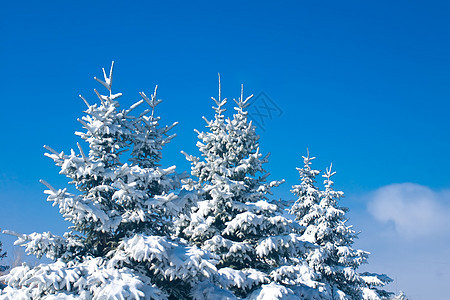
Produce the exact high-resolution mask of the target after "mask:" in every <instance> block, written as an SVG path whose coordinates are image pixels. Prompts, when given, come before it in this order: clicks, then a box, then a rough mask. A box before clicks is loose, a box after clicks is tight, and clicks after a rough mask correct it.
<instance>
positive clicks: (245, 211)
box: [179, 78, 316, 299]
mask: <svg viewBox="0 0 450 300" xmlns="http://www.w3.org/2000/svg"><path fill="white" fill-rule="evenodd" d="M251 97H252V96H250V97H247V98H245V99H244V96H243V90H241V96H240V98H239V99H238V100H235V102H236V107H235V108H234V109H235V114H233V117H232V119H230V118H228V119H226V118H225V116H224V114H223V113H224V112H225V108H224V105H225V104H226V102H227V100H226V99H222V98H221V87H220V78H219V98H218V99H215V98H212V100H213V101H214V103H215V104H216V106H213V109H214V112H215V115H214V119H213V120H208V119H206V118H204V119H205V121H206V123H207V125H206V127H207V128H208V131H206V132H199V131H196V132H197V134H198V138H199V141H198V142H197V146H198V148H199V151H200V152H201V157H195V156H192V155H188V154H186V153H185V155H186V157H187V159H188V160H189V161H190V162H191V164H192V168H191V174H192V176H194V177H196V178H197V179H196V180H194V179H189V180H186V181H185V186H184V188H185V189H188V190H195V191H197V192H198V194H199V201H198V203H197V206H195V207H194V208H193V211H192V214H191V215H188V216H186V217H185V218H184V219H182V220H181V221H180V228H179V234H180V236H182V237H184V238H185V239H187V240H189V241H190V242H192V243H194V244H195V245H197V246H199V247H200V248H202V249H205V250H208V251H211V252H213V253H215V254H217V255H219V257H220V261H219V264H218V265H217V267H218V269H219V271H218V272H219V277H218V281H219V283H220V284H221V286H222V287H223V288H225V289H230V290H231V291H233V292H234V294H235V296H236V297H242V298H248V299H281V298H283V299H285V298H286V297H287V298H286V299H288V298H290V299H299V296H296V294H295V293H297V295H300V294H302V293H303V294H305V293H307V292H311V290H313V288H312V287H315V285H316V283H315V282H314V281H313V279H314V274H313V273H312V272H311V270H310V269H309V268H307V266H304V267H303V268H300V267H297V266H296V265H294V264H292V262H291V260H290V259H291V258H294V257H296V258H298V257H301V256H302V254H303V252H305V251H306V247H307V245H309V243H305V242H304V241H302V240H301V238H300V235H299V234H296V233H295V231H298V229H299V226H297V225H295V223H293V222H292V221H291V220H289V219H287V218H285V217H283V216H282V215H281V206H280V205H279V204H278V203H277V201H269V200H268V196H269V195H271V188H273V187H276V186H278V185H280V184H281V183H282V182H283V181H271V182H267V181H266V179H267V176H268V175H269V173H268V172H267V171H266V170H264V168H263V165H264V164H265V163H267V161H268V155H266V156H263V155H262V154H261V153H260V150H259V144H258V139H259V136H258V135H257V134H256V132H255V127H254V126H253V124H252V122H251V121H250V120H249V118H248V112H247V110H246V108H247V107H248V105H249V104H250V102H249V101H250V99H251Z"/></svg>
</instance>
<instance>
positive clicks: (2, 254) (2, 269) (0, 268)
mask: <svg viewBox="0 0 450 300" xmlns="http://www.w3.org/2000/svg"><path fill="white" fill-rule="evenodd" d="M2 245H3V244H2V242H0V260H2V259H3V258H5V257H6V252H3V249H2ZM8 269H9V266H7V265H0V274H3V272H5V271H7V270H8ZM5 286H6V285H5V284H4V283H3V282H2V281H0V289H3V288H4V287H5Z"/></svg>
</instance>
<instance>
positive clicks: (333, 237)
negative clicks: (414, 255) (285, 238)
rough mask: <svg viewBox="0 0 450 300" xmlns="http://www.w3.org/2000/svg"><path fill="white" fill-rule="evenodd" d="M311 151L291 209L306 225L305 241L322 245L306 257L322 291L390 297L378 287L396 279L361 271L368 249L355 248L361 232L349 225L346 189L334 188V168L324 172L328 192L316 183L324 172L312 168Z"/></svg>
mask: <svg viewBox="0 0 450 300" xmlns="http://www.w3.org/2000/svg"><path fill="white" fill-rule="evenodd" d="M314 159H315V157H310V156H309V152H308V155H307V156H306V157H305V156H303V162H304V167H303V168H297V170H298V171H299V173H300V180H301V184H300V185H294V186H293V187H292V192H293V193H294V194H295V195H296V196H297V197H298V199H297V201H296V202H295V203H294V204H293V205H292V207H291V209H290V212H291V213H292V214H293V215H295V218H296V220H297V222H298V223H299V224H300V225H302V226H304V227H305V228H306V229H305V231H304V235H303V236H304V238H305V240H307V241H309V242H311V243H314V244H316V245H318V246H319V247H318V248H316V249H313V250H312V251H310V252H309V253H308V255H307V256H306V262H307V263H308V264H309V266H310V267H312V268H313V269H314V270H315V271H316V272H317V273H318V274H320V277H321V282H322V283H324V284H325V288H324V289H323V290H322V294H323V295H324V297H326V298H327V299H387V297H389V296H390V293H388V292H386V291H384V290H378V289H377V287H379V286H383V285H385V284H387V283H389V282H391V281H392V280H391V279H390V278H389V277H387V276H386V275H378V274H371V273H363V274H359V273H358V272H357V268H358V267H359V266H360V265H361V264H363V263H366V262H367V257H368V255H369V253H368V252H366V251H362V250H355V249H353V248H352V245H353V243H354V239H356V238H357V236H358V234H357V233H356V232H355V231H354V230H353V229H352V227H351V226H347V225H346V222H347V219H346V218H345V213H346V212H347V211H348V208H346V207H340V206H338V200H339V199H340V198H341V197H342V196H343V192H341V191H335V190H334V189H333V181H332V179H331V177H332V176H333V175H334V174H335V173H336V172H333V171H332V170H331V166H330V168H327V169H326V172H325V173H324V174H323V175H322V176H323V177H324V178H325V180H324V187H325V190H324V191H320V190H319V189H318V188H317V187H316V186H315V177H316V176H317V175H318V174H319V173H320V172H319V171H317V170H314V169H312V168H311V164H312V160H314Z"/></svg>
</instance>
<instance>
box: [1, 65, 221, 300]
mask: <svg viewBox="0 0 450 300" xmlns="http://www.w3.org/2000/svg"><path fill="white" fill-rule="evenodd" d="M112 71H113V65H112V66H111V71H110V73H109V76H107V75H106V73H105V70H103V75H104V80H100V79H97V78H95V79H96V80H97V81H98V82H99V83H101V84H102V85H103V86H104V87H105V88H106V89H107V90H108V94H107V95H101V94H100V93H98V92H97V91H96V90H95V92H96V94H97V96H98V98H99V99H100V104H99V105H97V104H93V105H90V104H89V103H88V102H87V101H86V100H85V99H84V98H83V97H81V96H80V97H81V98H82V99H83V100H84V102H85V103H86V105H87V110H86V111H85V112H86V115H85V116H84V117H83V118H82V119H81V120H79V121H80V123H81V124H82V125H83V127H84V129H85V131H84V132H77V133H76V134H77V135H78V136H80V137H81V139H83V140H84V141H85V142H87V144H88V145H89V152H88V154H86V153H85V151H84V150H83V148H82V147H81V145H80V144H78V149H79V154H76V153H75V151H74V150H71V152H70V154H65V153H64V152H60V153H59V152H57V151H55V150H53V149H52V148H50V147H47V146H46V147H45V148H46V149H47V150H48V151H49V153H47V154H46V156H48V157H50V158H51V159H53V161H54V162H55V164H56V165H57V166H59V167H60V168H61V171H60V174H64V175H65V176H67V178H68V179H69V180H70V184H72V185H73V186H74V187H75V189H74V190H77V193H71V192H69V191H68V189H67V188H64V189H56V188H53V187H52V186H51V185H50V184H48V183H47V182H45V181H42V183H43V184H45V185H46V186H47V187H48V190H46V191H45V193H46V194H48V201H51V202H53V205H58V206H59V210H60V213H61V214H62V215H63V217H64V218H65V219H66V220H67V221H70V222H71V223H72V224H73V225H72V226H71V227H70V228H69V231H67V232H66V233H65V234H64V236H62V237H61V236H55V235H53V234H51V233H50V232H46V233H32V234H29V235H24V234H16V233H14V232H10V231H9V232H8V231H7V233H10V234H15V235H16V236H17V237H18V240H17V241H16V244H18V245H21V246H24V247H25V248H26V251H27V252H28V253H29V254H34V255H37V256H38V257H41V256H43V255H45V256H47V257H48V258H50V259H52V260H54V262H53V263H50V264H41V265H38V266H36V267H34V268H32V267H29V266H27V265H23V266H20V267H16V268H14V269H12V270H11V272H10V273H9V274H8V275H5V276H3V277H2V279H3V280H4V281H5V282H6V283H7V285H8V286H7V287H6V288H5V289H4V290H3V292H2V293H1V294H0V299H29V298H32V299H189V298H191V297H192V295H191V294H192V292H191V289H192V287H193V286H198V283H199V282H200V281H201V282H203V283H208V278H209V277H211V275H212V274H214V273H215V272H216V269H215V267H214V264H215V263H216V261H215V260H214V259H213V257H212V256H211V255H209V254H208V252H207V251H204V250H201V249H199V248H197V247H195V246H189V245H187V244H186V243H185V242H183V241H181V240H180V239H178V238H172V237H171V232H172V229H173V228H172V223H173V220H174V218H175V217H177V216H178V214H180V212H181V211H182V210H183V209H184V208H185V207H186V205H187V204H188V203H189V202H190V201H191V200H192V199H191V197H190V195H189V193H184V194H178V195H177V194H175V191H176V190H179V188H180V186H181V178H183V176H182V175H179V174H177V173H176V172H175V166H172V167H169V168H161V167H160V166H159V164H158V162H159V160H160V159H161V149H162V147H163V146H164V145H165V144H167V143H168V142H169V141H170V140H171V139H172V138H173V137H174V135H168V131H169V130H170V129H171V128H172V127H173V126H174V125H175V124H176V123H174V124H173V125H171V126H165V127H161V126H160V125H159V117H157V116H155V107H156V106H157V105H158V104H159V103H160V102H161V101H160V100H157V98H156V89H155V92H154V94H152V95H151V96H150V97H147V96H146V95H145V94H144V93H140V94H141V96H142V98H143V99H141V100H140V101H138V102H137V103H135V104H133V105H132V106H131V107H130V108H128V109H120V107H119V102H118V98H119V97H120V96H121V95H122V94H120V93H118V94H114V93H112V90H111V87H112V79H113V76H112V75H113V73H112ZM145 102H146V103H147V104H148V105H149V108H148V109H145V110H143V111H142V112H141V113H140V114H139V115H138V116H135V115H132V114H131V112H132V111H135V109H136V108H138V106H140V105H141V104H143V103H145ZM127 151H128V154H127V153H126V152H127ZM123 160H128V162H126V163H125V162H123Z"/></svg>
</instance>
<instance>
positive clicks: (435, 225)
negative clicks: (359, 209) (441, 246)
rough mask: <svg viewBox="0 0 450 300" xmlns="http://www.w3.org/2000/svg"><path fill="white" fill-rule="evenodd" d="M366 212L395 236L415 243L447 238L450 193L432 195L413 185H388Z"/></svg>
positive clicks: (375, 197) (379, 191) (423, 187)
mask: <svg viewBox="0 0 450 300" xmlns="http://www.w3.org/2000/svg"><path fill="white" fill-rule="evenodd" d="M368 209H369V212H370V213H371V214H372V215H373V216H374V217H375V219H377V220H378V221H380V222H382V223H391V224H392V225H393V226H391V227H390V228H392V229H393V230H394V231H395V232H394V233H395V234H398V235H400V236H401V237H405V238H409V239H414V238H419V237H425V236H428V237H433V236H434V237H436V236H441V235H444V234H450V191H449V190H444V191H434V190H432V189H430V188H428V187H426V186H422V185H419V184H414V183H400V184H391V185H387V186H384V187H381V188H379V189H378V190H376V191H375V192H374V193H373V194H372V196H371V200H370V202H369V204H368Z"/></svg>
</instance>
